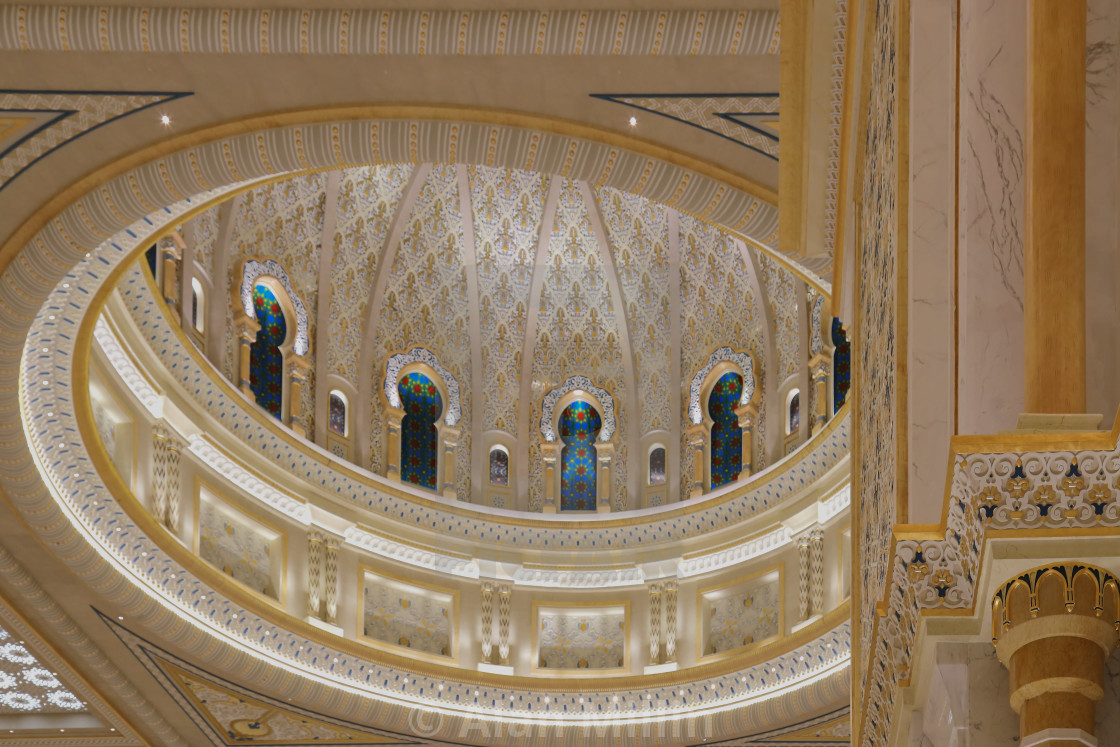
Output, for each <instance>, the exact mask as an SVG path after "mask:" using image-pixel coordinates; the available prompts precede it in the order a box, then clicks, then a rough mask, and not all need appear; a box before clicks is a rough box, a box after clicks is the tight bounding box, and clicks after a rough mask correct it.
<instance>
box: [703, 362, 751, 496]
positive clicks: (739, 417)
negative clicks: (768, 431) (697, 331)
mask: <svg viewBox="0 0 1120 747" xmlns="http://www.w3.org/2000/svg"><path fill="white" fill-rule="evenodd" d="M729 398H730V400H732V401H727V400H728V399H729ZM688 419H689V426H688V429H687V430H686V435H687V438H688V446H689V449H691V450H692V456H693V458H692V475H691V477H690V480H689V497H690V498H696V497H698V496H700V495H702V494H704V493H705V492H707V491H710V490H713V489H714V488H718V487H721V486H722V485H725V484H727V483H729V482H733V481H734V480H738V479H742V478H743V477H746V476H748V475H750V474H751V471H752V470H751V459H752V455H753V454H754V435H755V431H756V430H757V426H758V402H757V397H756V389H755V380H754V361H753V359H752V358H751V356H750V355H749V354H748V353H740V352H736V351H735V350H733V349H732V348H730V347H728V346H723V347H721V348H718V349H717V350H716V351H715V352H714V353H712V354H711V356H709V357H708V362H707V363H705V364H704V365H703V366H702V367H701V368H700V370H698V371H697V372H696V374H695V375H694V376H693V377H692V382H691V384H690V386H689V391H688ZM713 431H714V433H713ZM713 435H714V436H715V438H714V441H715V443H713ZM729 438H730V439H731V440H730V441H729V440H728V439H729ZM729 460H730V461H729ZM729 476H730V477H729Z"/></svg>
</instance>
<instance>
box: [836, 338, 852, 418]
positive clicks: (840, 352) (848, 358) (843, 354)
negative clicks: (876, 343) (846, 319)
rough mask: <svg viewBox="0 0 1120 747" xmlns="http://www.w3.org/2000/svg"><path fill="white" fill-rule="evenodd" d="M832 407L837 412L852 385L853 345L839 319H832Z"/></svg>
mask: <svg viewBox="0 0 1120 747" xmlns="http://www.w3.org/2000/svg"><path fill="white" fill-rule="evenodd" d="M832 345H833V347H834V348H835V350H834V351H833V353H832V407H833V412H836V411H837V410H839V409H840V408H841V407H843V406H844V403H845V402H846V401H847V400H848V389H849V388H850V387H851V385H852V345H851V343H850V342H848V334H847V333H846V332H845V331H844V325H843V324H841V323H840V320H839V319H836V318H835V317H833V319H832Z"/></svg>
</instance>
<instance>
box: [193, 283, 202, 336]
mask: <svg viewBox="0 0 1120 747" xmlns="http://www.w3.org/2000/svg"><path fill="white" fill-rule="evenodd" d="M196 282H197V281H196ZM201 305H202V300H201V299H200V298H199V297H198V289H196V288H193V287H192V288H191V326H192V327H194V328H195V329H196V330H198V331H199V332H201V331H202V327H201V326H200V325H199V322H198V315H199V312H201V311H202V309H200V308H199V306H201Z"/></svg>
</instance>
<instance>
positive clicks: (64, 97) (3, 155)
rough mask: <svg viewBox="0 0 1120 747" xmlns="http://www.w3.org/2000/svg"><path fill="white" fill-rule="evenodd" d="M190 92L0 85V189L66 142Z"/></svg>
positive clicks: (187, 94) (188, 94)
mask: <svg viewBox="0 0 1120 747" xmlns="http://www.w3.org/2000/svg"><path fill="white" fill-rule="evenodd" d="M190 95H191V94H190V93H183V92H179V93H169V92H142V91H24V90H16V89H0V191H2V190H3V189H4V188H5V187H7V186H8V185H9V184H10V183H11V182H12V180H14V179H15V178H16V177H17V176H19V175H20V174H22V173H23V172H24V171H26V170H27V169H29V168H30V167H31V166H33V165H34V164H35V163H36V162H37V161H39V160H40V159H42V158H46V157H47V156H48V155H50V154H51V153H53V152H54V151H55V150H57V149H59V148H61V147H62V146H63V145H65V144H66V143H68V142H71V141H73V140H75V139H76V138H79V137H81V136H82V135H85V134H87V133H89V132H92V131H93V130H96V129H97V128H98V127H102V126H103V125H106V124H109V123H110V122H112V121H114V120H117V119H120V118H121V117H125V116H128V115H129V114H135V113H136V112H139V111H143V110H144V109H148V108H151V107H153V106H158V105H159V104H162V103H166V102H168V101H173V100H175V99H179V98H183V97H184V96H190Z"/></svg>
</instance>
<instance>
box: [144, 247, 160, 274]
mask: <svg viewBox="0 0 1120 747" xmlns="http://www.w3.org/2000/svg"><path fill="white" fill-rule="evenodd" d="M157 257H159V250H158V249H156V245H155V244H152V245H151V246H150V247H148V251H146V252H144V258H145V259H147V260H148V269H149V270H150V271H151V273H152V277H153V278H154V277H155V276H156V258H157Z"/></svg>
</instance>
